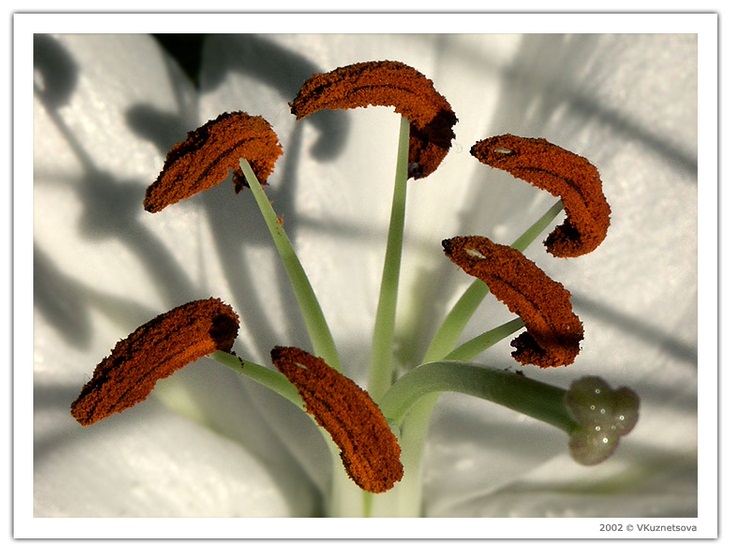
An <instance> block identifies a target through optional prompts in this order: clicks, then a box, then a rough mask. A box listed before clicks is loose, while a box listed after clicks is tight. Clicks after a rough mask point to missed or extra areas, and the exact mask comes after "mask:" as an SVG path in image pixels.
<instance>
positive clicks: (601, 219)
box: [471, 134, 611, 257]
mask: <svg viewBox="0 0 730 551" xmlns="http://www.w3.org/2000/svg"><path fill="white" fill-rule="evenodd" d="M471 154H472V155H473V156H474V157H476V158H477V159H478V160H479V161H480V162H482V163H484V164H486V165H488V166H491V167H492V168H496V169H499V170H504V171H506V172H509V173H510V174H512V175H513V176H514V177H515V178H519V179H521V180H524V181H525V182H528V183H530V184H532V185H534V186H535V187H538V188H540V189H543V190H545V191H547V192H549V193H550V194H552V195H554V196H556V197H560V199H561V200H562V202H563V207H564V208H565V213H566V219H565V222H563V224H561V225H560V226H557V227H556V228H555V229H554V230H553V231H552V233H550V235H548V237H547V239H546V240H545V246H546V248H547V250H548V252H549V253H551V254H553V255H554V256H558V257H575V256H581V255H584V254H587V253H589V252H591V251H593V250H595V249H596V247H598V246H599V245H600V244H601V243H602V242H603V240H604V239H605V238H606V235H607V233H608V227H609V225H610V223H611V220H610V217H611V207H610V206H609V204H608V202H607V201H606V197H605V195H604V194H603V184H602V182H601V177H600V174H599V173H598V170H597V169H596V167H595V166H593V165H592V164H591V163H590V162H589V161H588V159H586V158H584V157H581V156H580V155H577V154H575V153H573V152H571V151H568V150H566V149H563V148H561V147H558V146H557V145H554V144H552V143H550V142H548V141H547V140H545V139H543V138H522V137H519V136H513V135H511V134H504V135H502V136H494V137H492V138H487V139H485V140H481V141H478V142H477V143H475V144H474V146H472V148H471Z"/></svg>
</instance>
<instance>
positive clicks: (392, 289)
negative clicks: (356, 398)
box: [368, 117, 410, 401]
mask: <svg viewBox="0 0 730 551" xmlns="http://www.w3.org/2000/svg"><path fill="white" fill-rule="evenodd" d="M409 130H410V123H409V122H408V119H407V118H406V117H401V124H400V134H399V137H398V160H397V163H396V169H395V186H394V190H393V203H392V206H391V212H390V226H389V228H388V243H387V247H386V250H385V262H384V265H383V276H382V279H381V283H380V297H379V299H378V310H377V313H376V316H375V328H374V331H373V345H372V350H371V357H370V371H369V373H370V379H369V382H368V391H369V392H370V395H371V396H372V397H373V399H374V400H376V401H377V400H378V399H379V398H380V396H382V395H383V394H384V393H385V392H386V391H387V390H388V388H389V387H390V385H391V384H392V379H393V371H394V362H393V344H394V342H395V313H396V305H397V302H398V284H399V280H400V267H401V256H402V252H403V232H404V226H405V215H406V188H407V181H408V139H409Z"/></svg>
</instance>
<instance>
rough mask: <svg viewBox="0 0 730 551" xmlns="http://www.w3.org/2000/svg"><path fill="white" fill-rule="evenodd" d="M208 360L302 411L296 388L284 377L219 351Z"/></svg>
mask: <svg viewBox="0 0 730 551" xmlns="http://www.w3.org/2000/svg"><path fill="white" fill-rule="evenodd" d="M208 358H210V359H211V360H215V361H217V362H218V363H220V364H222V365H225V366H226V367H227V368H229V369H232V370H233V371H235V372H236V373H240V374H242V375H245V376H246V377H248V378H249V379H252V380H254V381H256V382H257V383H259V384H261V385H263V386H265V387H266V388H268V389H269V390H273V391H274V392H276V393H277V394H278V395H279V396H282V397H284V398H286V399H287V400H289V401H290V402H291V403H292V404H294V405H295V406H297V407H299V408H301V409H304V402H302V398H301V397H300V396H299V391H298V390H297V388H296V387H295V386H294V385H293V384H291V383H290V382H289V379H287V378H286V377H285V376H284V375H282V374H281V373H277V372H276V371H273V370H271V369H267V368H266V367H264V366H263V365H259V364H256V363H253V362H249V361H248V360H243V359H241V358H239V357H238V356H234V355H233V354H229V353H228V352H223V351H221V350H219V351H217V352H213V353H212V354H209V355H208Z"/></svg>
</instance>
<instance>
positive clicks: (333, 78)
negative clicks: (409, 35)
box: [290, 61, 457, 180]
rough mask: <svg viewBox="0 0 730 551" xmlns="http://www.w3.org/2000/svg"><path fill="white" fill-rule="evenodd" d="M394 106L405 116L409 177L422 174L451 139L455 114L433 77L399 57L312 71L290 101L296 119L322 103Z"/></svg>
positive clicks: (348, 106)
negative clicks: (330, 69)
mask: <svg viewBox="0 0 730 551" xmlns="http://www.w3.org/2000/svg"><path fill="white" fill-rule="evenodd" d="M370 105H373V106H390V107H394V108H395V111H396V112H397V113H400V114H401V115H403V116H404V117H406V118H407V119H408V121H409V122H410V139H409V143H408V177H409V178H413V179H414V180H417V179H419V178H425V177H426V176H428V175H429V174H431V173H432V172H433V171H434V170H436V169H437V168H438V166H439V165H440V164H441V161H443V159H444V157H445V156H446V154H447V153H448V151H449V149H450V147H451V141H452V140H453V139H454V131H453V126H454V125H455V124H456V121H457V119H456V115H455V114H454V111H453V110H452V109H451V105H449V102H448V101H447V100H446V98H445V97H444V96H442V95H441V94H439V93H438V92H437V91H436V89H435V88H434V85H433V82H432V81H431V80H430V79H428V78H426V77H425V76H424V75H423V74H421V73H420V72H419V71H417V70H416V69H414V68H413V67H410V66H408V65H406V64H404V63H401V62H399V61H366V62H362V63H354V64H352V65H347V66H344V67H339V68H337V69H334V70H333V71H330V72H327V73H322V74H317V75H314V76H312V77H311V78H310V79H309V80H307V81H306V82H305V83H304V84H303V85H302V87H301V89H300V90H299V93H298V94H297V96H296V97H295V98H294V100H293V101H292V102H291V104H290V106H291V112H292V114H293V115H295V116H296V117H297V120H300V119H303V118H304V117H307V116H309V115H311V114H312V113H316V112H317V111H321V110H323V109H354V108H357V107H367V106H370Z"/></svg>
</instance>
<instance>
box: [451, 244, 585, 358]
mask: <svg viewBox="0 0 730 551" xmlns="http://www.w3.org/2000/svg"><path fill="white" fill-rule="evenodd" d="M443 247H444V252H445V253H446V255H447V256H448V257H449V259H450V260H451V261H452V262H454V263H455V264H456V265H458V266H459V267H460V268H462V269H463V270H464V271H465V272H466V273H468V274H469V275H471V276H474V277H476V278H479V279H481V280H482V281H484V283H486V284H487V286H488V287H489V289H490V291H491V293H492V294H493V295H494V296H495V297H496V298H497V299H498V300H500V301H502V302H504V303H505V304H506V305H507V307H508V308H509V309H510V311H511V312H514V313H515V314H517V315H518V316H520V317H521V318H522V320H523V321H524V323H525V328H526V329H527V331H526V332H525V333H523V334H521V335H519V336H518V337H517V338H515V339H514V340H513V341H512V346H514V347H515V350H514V351H513V353H512V356H513V357H514V358H515V359H516V360H517V361H519V362H520V363H522V364H533V365H537V366H539V367H557V366H560V365H570V364H572V363H573V362H574V361H575V358H576V356H577V355H578V353H579V352H580V341H581V340H582V339H583V324H582V322H581V321H580V319H579V318H578V316H576V315H575V314H574V313H573V308H572V305H571V302H570V292H569V291H568V290H567V289H565V288H564V287H563V286H562V285H561V284H560V283H558V282H556V281H553V280H552V279H550V278H549V277H548V276H547V275H546V274H545V272H543V271H542V270H541V269H540V268H538V267H537V265H536V264H535V263H534V262H532V261H531V260H529V259H528V258H526V257H525V256H524V255H523V254H522V253H521V252H519V251H517V250H515V249H513V248H511V247H507V246H505V245H499V244H497V243H494V242H492V241H491V240H489V239H488V238H486V237H480V236H468V237H454V238H452V239H446V240H444V241H443ZM468 251H476V252H478V253H479V254H480V255H481V256H483V257H484V258H479V257H476V256H474V255H471V254H469V252H468Z"/></svg>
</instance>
